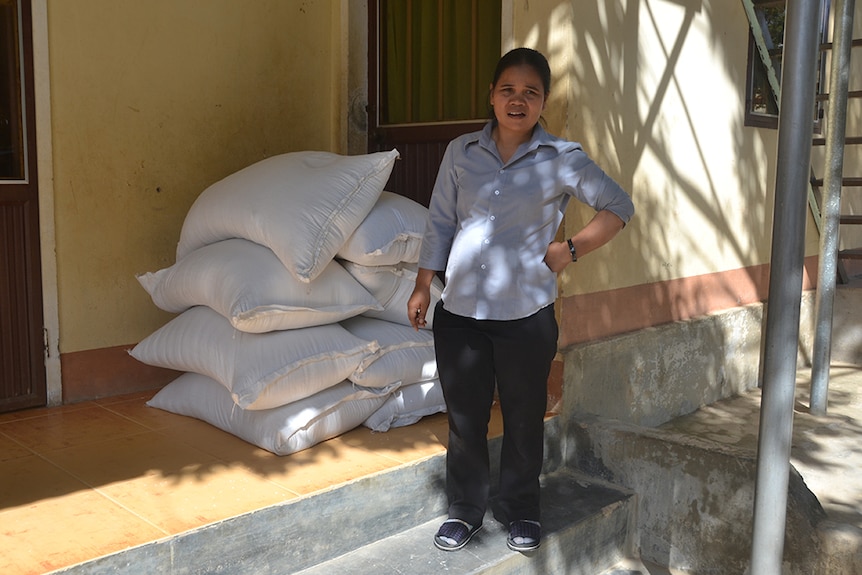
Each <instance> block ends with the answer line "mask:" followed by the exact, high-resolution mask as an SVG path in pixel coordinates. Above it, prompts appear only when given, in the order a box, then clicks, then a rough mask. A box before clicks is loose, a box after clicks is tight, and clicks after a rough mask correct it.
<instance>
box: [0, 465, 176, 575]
mask: <svg viewBox="0 0 862 575" xmlns="http://www.w3.org/2000/svg"><path fill="white" fill-rule="evenodd" d="M165 534H166V533H165V532H163V531H160V530H158V529H157V528H155V527H154V526H153V525H151V524H149V523H147V522H146V521H144V520H143V519H141V518H139V517H137V516H135V515H134V514H133V513H130V512H129V511H127V510H125V509H123V508H122V507H121V506H120V505H117V504H116V503H114V502H112V501H111V500H109V499H107V498H105V497H103V496H101V495H99V494H98V493H96V492H95V491H93V490H92V489H89V488H88V487H87V486H86V485H85V484H83V483H82V482H80V481H78V480H77V479H75V478H73V477H72V476H70V475H69V474H67V473H64V472H63V471H62V470H60V469H58V468H57V467H56V466H54V465H52V464H51V463H50V462H48V461H46V460H45V459H43V458H41V457H39V456H36V455H30V456H27V457H22V458H18V459H13V460H8V461H5V462H4V463H3V473H2V474H0V573H4V574H5V573H10V574H11V573H15V574H25V573H26V574H30V573H33V574H35V573H45V572H46V571H49V570H53V569H58V568H60V567H64V566H66V565H70V564H72V563H77V562H80V561H84V560H86V559H91V558H93V557H97V556H99V555H104V554H106V553H111V552H113V551H117V550H120V549H124V548H126V547H130V546H132V545H138V544H141V543H144V542H146V541H151V540H154V539H157V538H159V537H163V536H164V535H165Z"/></svg>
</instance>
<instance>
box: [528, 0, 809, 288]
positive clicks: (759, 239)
mask: <svg viewBox="0 0 862 575" xmlns="http://www.w3.org/2000/svg"><path fill="white" fill-rule="evenodd" d="M513 15H514V35H515V44H516V45H526V46H530V47H534V48H537V49H539V50H541V51H542V52H544V53H545V54H546V55H547V56H548V57H549V60H550V63H551V66H552V71H553V74H554V76H555V87H552V97H551V101H550V102H549V105H548V112H547V113H546V114H545V116H546V118H547V120H548V123H549V128H550V130H551V131H552V132H554V133H557V134H559V135H561V136H564V137H566V138H569V139H572V140H576V141H580V142H581V143H582V144H583V145H584V148H585V150H586V151H587V152H588V153H589V154H590V155H591V156H592V157H593V159H594V160H596V161H597V162H598V163H599V164H600V165H601V166H602V167H604V168H605V170H606V171H607V172H608V173H609V174H611V175H612V176H613V177H614V178H615V179H616V180H617V181H618V182H619V183H620V184H621V185H622V186H623V187H624V188H626V189H627V190H628V191H629V192H630V193H631V195H632V197H633V199H634V201H635V205H636V208H637V210H638V213H637V215H636V217H635V219H634V220H633V221H632V223H631V225H630V226H629V227H628V228H627V229H626V230H625V231H624V232H623V234H621V235H620V236H619V237H617V238H616V239H614V240H613V242H612V243H611V244H609V245H608V246H606V247H604V248H602V250H600V251H598V252H596V253H595V254H592V255H590V256H589V257H587V258H584V260H583V261H582V262H579V264H578V266H569V268H567V270H566V272H565V273H564V274H563V281H562V284H563V290H562V294H563V295H573V294H577V293H590V292H595V291H601V290H605V289H613V288H619V287H627V286H634V285H640V284H644V283H653V282H659V281H664V280H672V279H677V278H684V277H690V276H697V275H701V274H709V273H713V272H721V271H726V270H734V269H739V268H744V267H748V266H754V265H758V264H764V263H768V262H769V260H770V252H771V234H772V214H773V202H774V200H773V198H774V186H775V184H774V177H775V170H776V166H775V157H776V146H777V133H776V131H775V130H767V129H757V128H747V127H745V126H744V125H743V123H744V109H745V73H746V61H747V47H748V21H747V20H746V18H745V13H744V11H743V8H742V4H741V3H740V2H738V1H736V2H709V3H702V2H694V3H680V2H675V1H669V0H667V1H663V0H658V1H650V2H627V3H619V2H611V3H607V2H582V1H578V0H572V1H562V0H529V1H525V0H514V6H513ZM591 214H592V211H591V210H589V209H583V208H579V207H577V206H575V207H572V208H570V209H569V211H568V213H567V218H566V235H567V236H570V235H572V234H573V233H574V232H575V231H576V230H577V229H579V228H580V226H582V225H583V224H584V223H585V222H586V218H589V217H591ZM812 225H813V220H812V219H811V218H810V216H809V233H808V234H807V243H806V254H808V255H811V254H815V253H817V242H818V236H817V234H816V232H815V231H813V230H812V229H811V226H812Z"/></svg>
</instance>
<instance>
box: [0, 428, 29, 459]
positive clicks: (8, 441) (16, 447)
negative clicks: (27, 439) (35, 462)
mask: <svg viewBox="0 0 862 575" xmlns="http://www.w3.org/2000/svg"><path fill="white" fill-rule="evenodd" d="M28 455H33V452H32V451H30V450H29V449H27V448H26V447H24V446H23V445H21V444H20V443H18V442H17V441H15V440H13V439H12V438H11V437H9V436H8V435H4V434H3V433H2V432H0V461H8V460H10V459H18V458H19V457H26V456H28Z"/></svg>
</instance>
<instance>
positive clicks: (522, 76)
mask: <svg viewBox="0 0 862 575" xmlns="http://www.w3.org/2000/svg"><path fill="white" fill-rule="evenodd" d="M546 97H547V94H545V89H544V86H543V84H542V78H541V77H540V76H539V74H538V73H537V72H536V71H535V70H534V69H533V68H532V67H531V66H527V65H520V66H510V67H509V68H506V69H505V70H503V73H502V74H500V77H499V78H498V79H497V83H496V84H492V85H491V106H492V107H493V109H494V116H495V117H496V118H497V122H498V124H499V125H500V127H502V128H506V129H509V130H514V131H518V132H524V131H528V130H529V131H532V129H533V127H534V126H535V125H536V123H537V122H538V121H539V116H541V115H542V111H543V110H544V109H545V101H546Z"/></svg>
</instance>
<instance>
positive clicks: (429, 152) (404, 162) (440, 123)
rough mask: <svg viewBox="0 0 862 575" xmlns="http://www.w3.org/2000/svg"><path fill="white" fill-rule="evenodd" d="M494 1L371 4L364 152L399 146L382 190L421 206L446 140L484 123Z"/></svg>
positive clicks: (496, 34) (495, 32)
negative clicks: (387, 181) (367, 137)
mask: <svg viewBox="0 0 862 575" xmlns="http://www.w3.org/2000/svg"><path fill="white" fill-rule="evenodd" d="M501 4H502V3H501V1H500V0H370V1H369V3H368V15H369V35H368V39H369V41H368V46H369V49H368V54H369V66H368V70H369V78H368V94H369V106H368V112H369V114H368V117H369V126H368V135H369V141H368V150H369V151H370V152H375V151H381V150H390V149H392V148H397V149H398V151H399V152H400V154H401V158H400V160H399V161H397V162H396V163H395V167H394V169H393V171H392V176H391V177H390V179H389V183H388V184H387V187H386V189H387V190H390V191H392V192H395V193H398V194H401V195H403V196H407V197H408V198H411V199H414V200H416V201H417V202H419V203H421V204H423V205H425V206H427V205H428V201H429V199H430V197H431V189H432V188H433V186H434V180H435V179H436V177H437V169H438V168H439V166H440V160H441V159H442V158H443V152H445V150H446V146H447V144H448V143H449V141H450V140H452V139H453V138H455V137H456V136H458V135H460V134H464V133H467V132H472V131H475V130H479V129H481V128H482V126H483V125H484V124H485V122H486V121H487V118H488V87H489V86H490V83H491V79H492V76H493V73H494V67H495V66H496V63H497V60H498V59H499V58H500V46H501V39H500V36H501V32H500V30H501V24H500V19H501V11H502V7H501Z"/></svg>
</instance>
